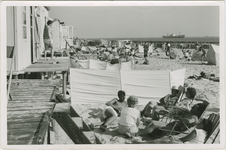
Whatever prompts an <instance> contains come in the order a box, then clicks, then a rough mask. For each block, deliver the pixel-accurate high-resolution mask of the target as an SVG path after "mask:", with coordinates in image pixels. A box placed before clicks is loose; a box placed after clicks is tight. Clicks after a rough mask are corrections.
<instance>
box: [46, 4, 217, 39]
mask: <svg viewBox="0 0 226 150" xmlns="http://www.w3.org/2000/svg"><path fill="white" fill-rule="evenodd" d="M49 16H50V17H51V18H52V19H54V18H58V19H60V21H61V22H64V23H65V25H72V26H73V27H74V37H79V38H145V37H162V35H167V33H168V34H171V33H176V34H179V33H180V34H184V35H185V36H186V37H203V36H219V28H220V27H219V21H220V14H219V7H218V6H104V7H100V6H95V7H94V6H92V7H88V6H50V11H49Z"/></svg>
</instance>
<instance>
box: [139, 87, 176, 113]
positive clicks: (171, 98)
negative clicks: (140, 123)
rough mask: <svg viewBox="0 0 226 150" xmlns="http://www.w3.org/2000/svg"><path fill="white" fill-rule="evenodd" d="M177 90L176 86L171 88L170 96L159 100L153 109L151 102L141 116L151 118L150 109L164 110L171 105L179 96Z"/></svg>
mask: <svg viewBox="0 0 226 150" xmlns="http://www.w3.org/2000/svg"><path fill="white" fill-rule="evenodd" d="M178 93H179V90H178V88H177V87H176V86H173V87H172V89H171V94H167V95H166V96H164V97H163V98H161V99H160V100H159V103H157V106H154V107H153V104H152V102H151V101H150V102H149V103H148V104H147V105H146V106H145V107H144V109H143V110H142V111H141V116H144V117H152V109H153V108H154V109H166V108H167V107H168V106H169V105H172V104H173V103H174V102H175V101H177V99H178V98H179V96H180V93H179V94H178Z"/></svg>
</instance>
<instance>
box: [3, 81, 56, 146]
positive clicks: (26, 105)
mask: <svg viewBox="0 0 226 150" xmlns="http://www.w3.org/2000/svg"><path fill="white" fill-rule="evenodd" d="M58 84H59V83H57V82H56V81H49V80H27V79H21V80H20V79H19V80H14V79H13V80H12V84H11V90H10V94H11V97H12V100H9V101H8V104H7V141H8V142H7V143H8V145H30V144H43V143H44V139H45V137H46V136H47V135H46V132H47V130H48V127H49V116H50V114H51V113H52V111H53V109H54V107H55V102H51V100H53V99H55V85H58Z"/></svg>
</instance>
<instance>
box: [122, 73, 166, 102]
mask: <svg viewBox="0 0 226 150" xmlns="http://www.w3.org/2000/svg"><path fill="white" fill-rule="evenodd" d="M121 82H122V89H123V90H125V92H126V95H128V96H130V95H136V96H137V97H138V98H139V104H147V103H148V102H149V101H158V100H159V99H160V98H162V97H163V96H165V95H167V94H169V93H170V80H169V71H168V70H164V71H153V70H132V71H129V70H128V71H127V70H121Z"/></svg>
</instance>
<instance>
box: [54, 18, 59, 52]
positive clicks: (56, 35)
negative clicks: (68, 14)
mask: <svg viewBox="0 0 226 150" xmlns="http://www.w3.org/2000/svg"><path fill="white" fill-rule="evenodd" d="M53 49H54V50H59V49H60V22H59V21H56V22H54V23H53Z"/></svg>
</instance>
